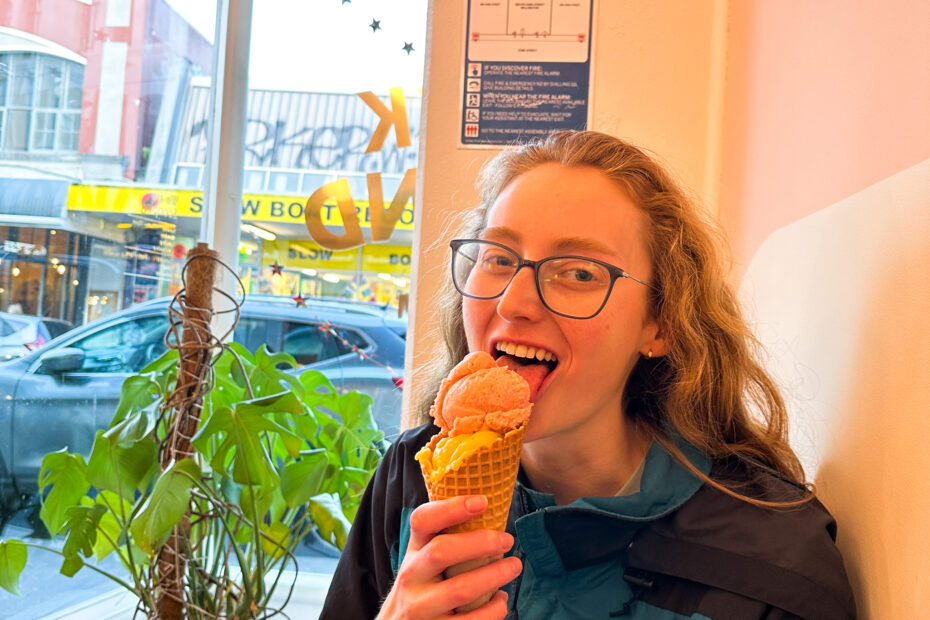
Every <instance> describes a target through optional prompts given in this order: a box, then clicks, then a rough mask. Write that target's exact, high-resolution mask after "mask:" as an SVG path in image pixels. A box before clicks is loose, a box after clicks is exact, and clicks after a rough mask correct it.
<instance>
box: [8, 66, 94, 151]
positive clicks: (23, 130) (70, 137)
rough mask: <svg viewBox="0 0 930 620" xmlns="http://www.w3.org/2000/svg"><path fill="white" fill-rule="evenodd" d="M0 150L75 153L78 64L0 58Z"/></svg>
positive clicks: (80, 86) (79, 87)
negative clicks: (0, 134)
mask: <svg viewBox="0 0 930 620" xmlns="http://www.w3.org/2000/svg"><path fill="white" fill-rule="evenodd" d="M0 69H5V71H3V70H0V74H2V76H0V133H2V136H0V138H2V139H0V148H2V149H5V150H9V151H29V150H36V151H69V152H70V151H77V147H78V134H79V126H80V114H81V97H82V91H83V88H84V67H83V66H81V64H79V63H77V62H74V61H70V60H64V59H62V58H58V57H55V56H50V55H48V54H36V53H32V52H28V53H23V52H6V53H3V54H0Z"/></svg>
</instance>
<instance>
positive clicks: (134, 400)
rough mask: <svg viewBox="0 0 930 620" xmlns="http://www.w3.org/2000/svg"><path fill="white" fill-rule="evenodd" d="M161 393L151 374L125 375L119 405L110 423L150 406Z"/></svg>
mask: <svg viewBox="0 0 930 620" xmlns="http://www.w3.org/2000/svg"><path fill="white" fill-rule="evenodd" d="M161 395H162V390H161V387H160V386H159V385H158V383H156V382H155V381H154V380H153V379H152V376H151V375H148V374H138V375H132V376H130V377H127V378H126V380H125V381H123V387H122V391H121V392H120V397H119V405H117V407H116V413H115V414H114V415H113V421H112V422H111V423H110V425H111V426H112V425H113V424H116V423H117V422H119V421H120V420H122V419H123V418H125V417H126V414H128V413H130V412H132V411H135V410H137V409H143V408H145V407H148V406H150V405H151V404H152V403H153V402H155V401H156V400H158V399H160V398H161Z"/></svg>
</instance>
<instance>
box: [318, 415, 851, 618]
mask: <svg viewBox="0 0 930 620" xmlns="http://www.w3.org/2000/svg"><path fill="white" fill-rule="evenodd" d="M437 430H438V429H437V428H436V427H435V426H432V425H426V426H422V427H419V428H417V429H413V430H411V431H408V432H407V433H404V434H403V435H402V436H401V437H400V439H399V440H398V441H397V442H396V443H395V444H394V445H393V446H392V447H391V448H390V450H389V451H388V453H387V455H385V458H384V460H383V461H382V463H381V465H380V467H379V468H378V471H377V472H376V474H375V476H374V477H373V478H372V481H371V482H370V483H369V486H368V489H367V490H366V492H365V496H364V498H363V500H362V503H361V506H360V508H359V511H358V515H357V517H356V520H355V524H354V525H353V528H352V532H351V533H350V535H349V539H348V542H347V544H346V548H345V550H344V551H343V556H342V559H341V560H340V562H339V566H338V567H337V569H336V573H335V575H334V577H333V582H332V585H331V587H330V590H329V593H328V595H327V598H326V602H325V604H324V609H323V613H322V615H321V616H320V617H321V618H324V619H326V618H333V619H336V618H339V619H344V618H359V619H361V618H373V617H374V616H375V615H376V614H377V612H378V610H379V608H380V604H381V601H382V600H383V599H384V597H385V596H386V595H387V593H388V592H389V591H390V588H391V584H392V583H393V579H394V575H395V573H396V570H397V568H398V567H399V566H400V562H401V560H402V559H403V553H404V551H405V550H406V546H407V540H408V538H409V516H410V513H411V512H412V511H413V509H414V508H416V507H417V506H419V505H420V504H422V503H423V502H425V501H427V495H426V489H425V487H424V484H423V480H422V476H421V474H420V470H419V466H418V464H417V463H416V462H415V461H414V459H413V455H414V454H415V453H416V452H417V451H418V450H419V448H420V447H422V446H423V445H424V444H425V443H426V442H427V441H428V440H429V438H430V437H431V436H432V435H433V434H434V433H435V432H437ZM681 447H682V450H683V451H684V452H685V453H686V455H687V457H688V458H689V460H691V462H692V463H694V464H695V465H696V466H698V468H699V469H701V470H702V471H703V472H704V473H707V472H708V471H709V472H710V475H711V477H713V478H715V479H720V480H724V479H725V480H728V481H729V482H730V483H731V484H732V483H733V482H737V481H738V482H739V483H740V484H741V486H740V490H741V492H743V493H745V494H748V495H750V496H753V497H761V498H766V499H785V498H787V497H792V496H797V494H798V492H799V490H798V489H797V487H795V486H793V485H792V484H791V483H789V482H786V481H783V480H781V479H779V478H778V477H777V476H775V475H772V474H769V473H766V472H764V471H762V470H761V469H759V468H750V467H745V466H742V465H740V464H734V463H723V462H718V463H714V464H713V468H711V464H710V462H709V460H708V459H706V458H704V457H702V456H701V455H700V454H698V453H697V451H695V450H694V449H693V448H691V446H688V445H687V444H682V445H681ZM508 530H509V531H510V532H511V533H513V534H515V537H516V539H517V544H516V545H515V550H514V553H516V554H518V555H520V556H521V557H522V559H523V561H524V570H523V573H522V574H521V576H520V578H518V579H517V580H516V581H515V582H513V583H512V584H510V585H509V586H508V587H507V589H508V590H509V592H510V594H511V596H510V599H509V604H510V605H511V610H510V617H513V618H516V617H519V618H523V619H526V618H559V617H565V618H609V617H625V618H633V619H635V618H710V619H713V620H725V619H740V620H742V619H747V618H766V619H767V620H777V619H782V618H798V617H800V618H812V619H814V618H816V619H821V618H823V619H833V618H835V619H837V620H848V619H851V618H854V617H855V603H854V601H853V597H852V592H851V590H850V587H849V583H848V580H847V577H846V573H845V570H844V568H843V562H842V558H841V557H840V554H839V551H838V550H837V548H836V546H835V544H834V539H835V536H836V525H835V522H834V521H833V519H832V517H831V516H830V514H829V513H828V512H827V511H826V509H825V508H824V507H823V506H822V505H821V504H820V502H818V501H817V500H813V501H811V502H808V503H806V504H804V505H802V506H801V507H799V508H794V509H778V510H772V509H765V508H759V507H756V506H754V505H752V504H749V503H747V502H745V501H741V500H738V499H735V498H732V497H730V496H728V495H726V494H724V493H722V492H720V491H717V490H716V489H714V488H713V487H710V486H708V485H705V484H703V483H701V481H700V480H699V479H697V478H696V477H694V476H693V475H691V474H690V473H689V472H687V470H685V469H684V468H683V467H682V466H681V465H679V464H678V463H677V461H675V460H674V459H672V457H671V456H670V455H669V454H668V453H667V452H666V451H665V450H664V449H662V448H661V447H660V446H659V445H658V444H653V446H652V447H651V448H650V450H649V454H648V455H647V457H646V464H645V468H644V471H643V478H642V482H641V490H640V492H639V493H636V494H634V495H631V496H626V497H611V498H583V499H581V500H578V501H577V502H574V503H573V504H571V505H569V506H556V505H555V504H554V501H553V500H552V498H551V496H549V495H545V494H541V493H537V492H535V491H533V490H531V489H529V488H527V487H526V486H524V485H523V484H520V483H518V484H517V486H516V488H515V491H514V501H513V504H512V507H511V515H510V522H509V524H508Z"/></svg>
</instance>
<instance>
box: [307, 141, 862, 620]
mask: <svg viewBox="0 0 930 620" xmlns="http://www.w3.org/2000/svg"><path fill="white" fill-rule="evenodd" d="M481 189H482V204H481V205H480V206H479V207H478V208H476V209H475V210H474V212H473V214H472V219H471V221H470V222H469V223H468V225H467V228H466V230H464V231H463V233H462V235H461V238H460V239H458V240H456V241H453V243H452V248H453V252H452V254H453V256H452V272H453V273H452V275H453V277H452V278H451V279H450V285H449V291H448V293H449V294H448V295H447V296H446V304H445V307H444V308H443V334H444V338H445V341H446V344H447V348H448V359H447V360H446V364H445V365H444V366H443V367H441V368H439V369H437V385H438V379H439V378H441V377H442V376H444V375H445V374H446V372H447V371H448V370H449V369H450V368H451V366H452V365H453V364H454V363H457V362H458V361H459V360H461V359H462V358H463V357H464V356H465V354H466V353H468V352H469V351H476V350H483V351H487V352H489V353H491V354H492V355H494V356H495V357H499V356H502V355H509V356H511V357H513V358H514V360H511V361H515V362H517V363H520V364H544V365H545V368H544V371H543V372H535V373H528V374H535V375H540V376H542V379H541V381H538V382H537V384H536V385H532V386H531V389H532V392H533V396H532V400H533V402H534V406H533V411H532V415H531V417H530V421H529V423H528V427H527V433H526V439H525V443H524V446H523V453H522V458H521V469H520V476H519V480H518V484H517V487H516V489H515V491H514V499H513V503H512V507H511V513H510V522H509V524H508V533H501V532H490V531H477V532H470V533H464V534H442V533H441V532H442V530H443V529H445V528H447V527H449V526H451V525H453V524H456V523H459V522H462V521H465V520H466V519H468V518H469V517H470V516H472V515H474V514H476V513H479V512H481V511H482V510H483V509H484V507H485V505H486V502H485V500H484V498H483V497H480V496H470V497H463V498H456V499H454V500H448V501H442V502H429V503H427V496H426V490H425V488H424V484H423V481H422V477H421V475H420V471H419V467H418V465H417V463H416V462H415V461H414V459H413V455H414V454H415V453H416V452H417V451H418V450H419V448H420V447H421V446H423V445H424V444H425V443H426V442H427V441H428V440H429V438H430V437H431V436H432V435H433V434H434V433H435V432H436V430H437V429H436V428H435V427H434V426H432V425H431V424H424V425H423V426H421V427H419V428H416V429H412V430H410V431H408V432H407V433H405V434H403V435H402V436H401V438H400V439H399V441H397V442H396V443H395V444H394V445H393V446H392V448H391V449H390V451H389V452H388V454H387V455H386V456H385V458H384V461H383V462H382V464H381V466H380V468H379V470H378V472H377V473H376V474H375V477H374V478H373V479H372V482H371V483H370V485H369V487H368V489H367V491H366V494H365V498H364V500H363V502H362V505H361V508H360V510H359V513H358V516H357V518H356V521H355V524H354V526H353V529H352V532H351V534H350V536H349V540H348V543H347V545H346V548H345V551H344V552H343V556H342V559H341V561H340V563H339V567H338V569H337V571H336V574H335V576H334V579H333V583H332V586H331V588H330V591H329V595H328V597H327V600H326V606H325V608H324V612H323V616H322V617H324V618H371V617H375V616H376V615H378V617H382V618H441V617H446V616H448V615H451V614H452V613H453V611H452V610H454V609H455V608H456V607H458V606H460V605H462V604H464V603H467V602H468V601H471V600H473V599H475V598H476V597H477V596H479V595H480V594H481V593H482V592H486V591H488V590H492V589H496V588H502V589H501V591H500V592H498V593H497V594H496V595H495V596H494V598H492V599H491V601H490V602H488V603H487V604H486V605H484V606H483V607H481V608H479V609H478V610H475V611H473V612H470V613H469V614H467V616H466V617H470V618H503V617H514V618H516V617H519V618H609V617H629V618H711V619H714V620H718V619H723V618H740V619H744V618H766V619H770V620H771V619H780V618H795V617H803V618H853V617H854V616H855V607H854V603H853V598H852V594H851V591H850V588H849V584H848V581H847V577H846V574H845V571H844V568H843V562H842V559H841V557H840V555H839V552H838V551H837V549H836V547H835V545H834V538H835V532H836V527H835V523H834V521H833V519H832V518H831V516H830V515H829V513H828V512H827V511H826V510H825V509H824V507H823V506H822V505H821V504H820V503H819V502H818V501H817V500H816V499H815V498H814V496H813V491H812V489H811V487H810V486H809V485H805V483H804V472H803V471H802V468H801V465H800V463H799V461H798V459H797V457H796V456H795V455H794V453H793V452H792V450H791V448H790V447H789V445H788V442H787V429H786V425H787V415H786V411H785V406H784V403H783V401H782V399H781V397H780V396H779V394H778V391H777V389H776V387H775V385H774V383H773V381H772V379H771V378H770V377H769V376H768V375H767V374H766V372H765V370H764V369H763V368H762V367H761V366H760V365H759V363H758V362H757V361H756V360H755V358H754V348H755V345H756V342H755V340H754V338H753V336H752V334H751V332H750V329H749V328H748V326H747V325H746V322H745V321H744V319H743V317H742V315H741V313H740V309H739V306H738V304H737V301H736V299H735V297H734V294H733V293H732V291H731V290H730V288H729V287H728V286H727V284H726V281H725V273H726V272H725V265H724V263H723V258H722V250H721V248H722V243H721V239H720V236H719V233H718V232H717V229H716V228H715V227H714V226H713V225H712V224H711V223H710V222H709V221H708V220H707V218H706V217H705V216H704V215H703V214H702V213H701V211H700V209H699V208H698V207H696V205H695V204H694V203H693V202H692V200H691V199H690V198H688V196H687V195H686V194H685V193H684V192H683V191H682V190H681V189H680V188H679V187H678V186H677V185H676V184H675V182H674V181H673V180H672V179H671V177H670V176H669V175H668V174H667V173H666V172H665V171H664V170H663V169H662V168H661V167H660V166H659V165H658V164H657V163H656V162H655V161H654V160H653V159H651V158H650V157H649V156H647V155H646V154H644V153H643V152H642V151H640V150H639V149H637V148H635V147H633V146H631V145H629V144H627V143H625V142H623V141H621V140H618V139H615V138H612V137H610V136H606V135H603V134H599V133H595V132H559V133H556V134H553V135H552V136H550V137H549V138H548V139H546V140H545V141H542V142H537V143H532V144H529V145H526V146H524V147H522V148H520V149H518V150H514V151H506V152H503V153H501V154H500V155H499V156H498V157H496V158H495V159H494V160H493V161H492V162H490V163H489V165H488V166H486V168H485V170H484V172H483V175H482V178H481ZM488 264H493V266H494V277H493V278H489V277H488V276H487V274H486V272H485V269H484V267H485V266H486V265H488ZM502 272H506V273H504V276H503V277H502V276H501V273H502ZM539 352H542V355H537V353H539ZM546 353H549V354H551V355H546ZM549 357H551V358H552V361H547V362H542V361H539V360H540V359H546V358H549ZM537 370H538V369H537ZM431 400H432V399H430V401H431ZM502 553H504V554H506V557H504V558H503V559H501V560H499V561H497V562H493V563H491V564H488V565H486V566H484V567H482V568H479V569H476V570H474V571H471V572H468V573H464V574H462V575H458V576H456V577H453V578H450V579H443V571H444V570H445V569H446V568H447V567H449V566H451V565H453V564H456V563H459V562H462V561H465V560H468V559H472V558H479V557H487V556H494V555H498V554H502Z"/></svg>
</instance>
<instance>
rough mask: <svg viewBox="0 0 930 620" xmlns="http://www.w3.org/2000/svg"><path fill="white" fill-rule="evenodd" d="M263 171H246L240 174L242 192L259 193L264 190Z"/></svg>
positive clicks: (264, 172)
mask: <svg viewBox="0 0 930 620" xmlns="http://www.w3.org/2000/svg"><path fill="white" fill-rule="evenodd" d="M267 174H268V173H267V172H266V171H265V170H246V171H245V172H243V174H242V190H243V191H245V192H260V191H262V190H264V189H265V176H266V175H267Z"/></svg>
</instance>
